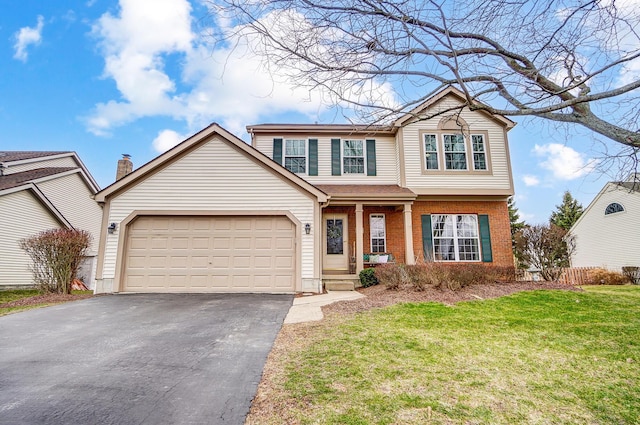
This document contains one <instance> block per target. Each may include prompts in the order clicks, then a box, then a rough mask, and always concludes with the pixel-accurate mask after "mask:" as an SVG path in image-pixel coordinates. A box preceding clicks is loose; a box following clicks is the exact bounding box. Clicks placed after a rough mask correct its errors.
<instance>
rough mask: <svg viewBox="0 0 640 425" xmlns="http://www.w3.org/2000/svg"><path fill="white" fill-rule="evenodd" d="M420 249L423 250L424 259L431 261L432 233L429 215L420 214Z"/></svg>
mask: <svg viewBox="0 0 640 425" xmlns="http://www.w3.org/2000/svg"><path fill="white" fill-rule="evenodd" d="M422 249H423V251H424V259H425V260H426V261H433V233H432V231H431V215H430V214H426V215H423V216H422Z"/></svg>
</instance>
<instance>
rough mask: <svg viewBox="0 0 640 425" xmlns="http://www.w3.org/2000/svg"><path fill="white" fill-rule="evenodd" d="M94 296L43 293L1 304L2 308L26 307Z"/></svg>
mask: <svg viewBox="0 0 640 425" xmlns="http://www.w3.org/2000/svg"><path fill="white" fill-rule="evenodd" d="M92 296H93V294H43V295H36V296H34V297H27V298H20V299H19V300H15V301H10V302H8V303H4V304H0V308H8V307H24V306H30V305H38V304H56V303H64V302H67V301H75V300H82V299H84V298H91V297H92Z"/></svg>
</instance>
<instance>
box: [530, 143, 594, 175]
mask: <svg viewBox="0 0 640 425" xmlns="http://www.w3.org/2000/svg"><path fill="white" fill-rule="evenodd" d="M533 153H534V154H535V155H536V156H538V157H540V158H542V161H541V162H540V166H541V167H542V168H544V169H546V170H548V171H551V173H552V174H553V177H554V178H556V179H560V180H574V179H577V178H579V177H582V176H585V175H587V174H589V173H590V172H591V171H593V169H594V168H595V165H596V161H595V160H593V159H590V158H586V155H584V154H583V153H580V152H577V151H575V150H574V149H572V148H570V147H568V146H565V145H562V144H560V143H548V144H546V145H535V146H534V148H533Z"/></svg>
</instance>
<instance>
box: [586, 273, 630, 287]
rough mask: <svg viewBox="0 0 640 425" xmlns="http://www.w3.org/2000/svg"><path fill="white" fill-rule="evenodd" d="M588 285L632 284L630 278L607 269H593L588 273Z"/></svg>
mask: <svg viewBox="0 0 640 425" xmlns="http://www.w3.org/2000/svg"><path fill="white" fill-rule="evenodd" d="M585 283H586V284H587V285H626V284H627V283H631V280H630V279H629V277H628V276H625V275H623V274H622V273H618V272H614V271H611V270H606V269H593V270H589V272H588V273H587V280H586V282H585Z"/></svg>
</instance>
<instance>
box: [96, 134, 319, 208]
mask: <svg viewBox="0 0 640 425" xmlns="http://www.w3.org/2000/svg"><path fill="white" fill-rule="evenodd" d="M216 135H217V136H219V139H220V140H221V141H222V142H223V143H226V144H228V145H230V146H232V147H234V148H236V149H237V150H239V151H240V152H241V153H242V154H243V155H246V156H247V157H249V158H251V159H253V160H254V161H256V162H257V163H258V164H259V165H260V166H262V167H264V168H265V169H267V170H269V171H271V172H273V173H274V174H277V175H279V176H281V177H283V178H285V179H286V180H288V181H290V182H291V183H293V184H294V185H296V186H297V187H300V188H301V189H303V190H305V191H306V192H308V193H310V194H311V195H313V196H315V197H316V198H317V199H318V201H319V202H326V201H327V199H328V197H327V194H326V193H324V192H323V191H321V190H320V189H318V188H316V187H315V186H313V185H312V184H310V183H308V182H307V181H306V180H304V179H302V178H301V177H299V176H297V175H296V174H294V173H292V172H290V171H289V170H287V169H286V168H284V167H283V166H281V165H279V164H277V163H276V162H274V161H272V160H271V159H270V158H269V157H267V156H266V155H264V154H263V153H262V152H260V151H258V150H257V149H255V148H253V147H252V146H250V145H248V144H247V143H245V142H243V141H242V140H241V139H239V138H238V137H236V136H234V135H233V134H232V133H230V132H228V131H227V130H225V129H224V128H222V127H221V126H220V125H218V124H216V123H212V124H210V125H209V126H208V127H206V128H204V129H202V130H200V131H199V132H198V133H196V134H194V135H193V136H191V137H189V138H187V139H186V140H184V141H183V142H182V143H180V144H178V145H177V146H174V147H173V148H171V149H169V150H168V151H166V152H165V153H163V154H161V155H159V156H157V157H156V158H154V159H152V160H151V161H149V162H147V163H146V164H144V165H142V166H141V167H139V168H137V169H136V170H134V171H133V172H131V173H130V174H127V175H126V176H124V177H123V178H121V179H120V180H117V181H116V182H114V183H112V184H111V185H109V186H107V187H106V188H104V189H103V190H101V191H100V192H98V193H97V194H96V196H95V200H96V201H98V202H105V200H106V199H107V198H108V197H109V196H111V195H114V194H116V193H118V192H120V191H122V190H125V189H127V188H128V187H130V186H133V185H135V184H137V183H138V182H140V181H143V180H145V179H146V178H147V177H149V176H151V175H152V174H154V173H155V172H156V171H159V170H161V169H163V168H164V167H165V166H167V165H168V164H169V163H171V161H172V160H173V159H174V158H177V157H179V156H180V155H181V154H183V153H186V152H188V151H189V150H191V149H192V148H194V147H196V146H198V145H201V144H204V143H206V142H207V141H208V140H209V139H210V138H211V137H213V136H216Z"/></svg>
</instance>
